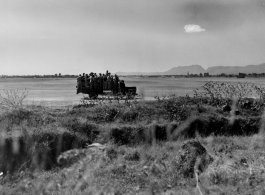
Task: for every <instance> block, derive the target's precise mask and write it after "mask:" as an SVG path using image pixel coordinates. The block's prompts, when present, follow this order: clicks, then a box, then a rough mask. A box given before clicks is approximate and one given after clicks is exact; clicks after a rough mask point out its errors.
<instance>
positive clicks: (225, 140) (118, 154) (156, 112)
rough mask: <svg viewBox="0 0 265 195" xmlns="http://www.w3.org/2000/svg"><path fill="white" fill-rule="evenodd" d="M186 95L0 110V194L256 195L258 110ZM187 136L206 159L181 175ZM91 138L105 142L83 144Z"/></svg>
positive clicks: (259, 189) (259, 178)
mask: <svg viewBox="0 0 265 195" xmlns="http://www.w3.org/2000/svg"><path fill="white" fill-rule="evenodd" d="M174 98H175V97H174ZM190 100H191V99H181V100H179V99H178V98H175V99H173V100H166V99H164V100H159V101H153V102H130V103H128V102H127V103H123V102H121V101H119V102H115V101H112V102H111V103H109V104H107V103H100V104H96V103H95V102H94V103H93V104H91V105H90V104H88V105H85V106H83V105H80V106H75V107H72V108H70V109H69V108H60V109H52V108H47V107H44V106H41V105H39V106H27V107H23V108H18V109H13V110H11V111H8V112H5V113H3V114H1V115H0V127H1V139H0V172H4V174H3V175H1V176H0V184H1V185H0V186H1V189H0V193H1V194H255V193H256V194H264V192H265V188H264V187H263V185H262V184H263V183H264V182H265V175H264V173H265V172H264V171H265V170H264V169H265V168H264V163H265V162H264V161H265V153H264V148H265V145H264V143H265V142H264V141H265V140H264V134H263V133H262V132H263V131H264V124H263V123H264V119H263V118H264V116H263V115H262V111H261V110H249V109H244V108H239V109H240V113H239V114H238V115H236V114H234V112H235V109H236V108H233V109H234V110H232V112H231V113H228V112H223V111H222V110H221V108H219V107H216V106H212V105H210V104H207V103H200V105H199V106H198V102H196V101H190ZM178 101H180V102H182V103H183V102H184V103H185V104H187V106H186V107H185V109H178V108H177V107H178V106H180V104H179V102H178ZM170 106H171V107H173V108H170ZM186 111H187V112H186ZM185 112H186V113H185ZM187 113H188V116H187V115H186V114H187ZM174 115H178V116H174ZM180 115H181V116H180ZM187 139H196V140H198V141H199V142H200V143H201V144H202V145H203V146H204V147H205V148H206V150H207V152H208V153H209V154H210V155H211V156H212V157H213V158H214V161H213V163H211V164H210V166H209V167H208V168H207V169H206V170H205V171H204V172H202V173H199V172H196V171H195V174H194V176H195V177H187V178H186V177H182V172H181V171H182V170H181V169H178V170H177V169H176V166H175V164H174V162H175V159H176V157H177V155H179V154H178V152H179V149H180V147H181V145H182V144H183V142H184V141H185V140H187ZM8 140H9V141H8ZM93 142H99V143H101V144H106V145H107V147H106V148H105V150H103V151H102V150H93V149H86V148H85V145H86V144H90V143H93ZM7 143H8V144H7ZM73 148H78V149H77V150H76V151H75V154H76V155H75V156H69V158H68V159H72V160H71V161H69V163H68V164H67V165H64V166H62V165H60V164H58V162H56V159H57V157H58V156H59V155H60V154H61V153H62V152H64V151H67V150H70V149H73ZM81 148H83V149H81ZM84 148H85V149H84ZM18 151H19V152H18ZM44 151H46V152H44ZM78 151H79V153H78ZM76 152H77V153H76ZM69 154H70V153H69ZM79 154H80V155H79ZM51 156H52V158H50V157H51ZM47 157H49V158H47ZM199 160H200V159H197V161H196V163H195V170H197V168H196V167H197V165H198V163H199V162H200V161H199ZM44 162H45V163H47V162H49V163H48V165H49V166H44V165H45V163H44ZM11 170H12V171H11Z"/></svg>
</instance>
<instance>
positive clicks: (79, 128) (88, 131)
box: [61, 118, 100, 143]
mask: <svg viewBox="0 0 265 195" xmlns="http://www.w3.org/2000/svg"><path fill="white" fill-rule="evenodd" d="M61 123H62V125H63V126H64V127H66V128H68V129H69V130H72V131H73V132H79V133H82V134H85V135H86V136H87V139H88V142H89V143H92V142H93V141H94V140H95V139H96V138H97V136H98V135H99V133H100V132H99V129H98V125H96V124H93V123H88V122H81V121H79V120H78V119H77V118H66V119H63V120H61Z"/></svg>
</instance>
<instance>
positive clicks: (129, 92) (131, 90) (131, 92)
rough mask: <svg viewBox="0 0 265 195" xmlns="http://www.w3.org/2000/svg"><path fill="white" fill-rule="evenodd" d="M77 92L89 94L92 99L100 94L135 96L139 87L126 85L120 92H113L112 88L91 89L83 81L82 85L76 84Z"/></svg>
mask: <svg viewBox="0 0 265 195" xmlns="http://www.w3.org/2000/svg"><path fill="white" fill-rule="evenodd" d="M76 90H77V91H76V94H79V93H82V94H88V96H89V98H91V99H96V98H97V97H98V95H101V96H109V95H111V96H118V95H122V96H130V97H134V96H136V95H138V94H137V93H136V92H137V88H136V87H126V86H125V88H124V91H120V90H119V92H118V93H113V92H112V90H110V89H103V90H100V89H99V88H94V89H90V88H89V87H86V86H85V85H84V83H82V86H78V84H77V86H76Z"/></svg>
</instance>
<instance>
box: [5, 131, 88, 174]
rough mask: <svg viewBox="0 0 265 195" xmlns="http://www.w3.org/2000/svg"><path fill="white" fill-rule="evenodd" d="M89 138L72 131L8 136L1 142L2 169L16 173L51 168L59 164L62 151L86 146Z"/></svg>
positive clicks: (25, 133)
mask: <svg viewBox="0 0 265 195" xmlns="http://www.w3.org/2000/svg"><path fill="white" fill-rule="evenodd" d="M86 143H87V140H86V139H84V137H82V136H81V135H78V134H73V133H70V132H67V131H65V132H61V133H57V132H54V133H45V132H44V133H41V134H37V135H29V134H28V133H27V132H24V135H20V136H17V137H6V138H2V139H1V144H0V157H1V158H0V170H1V171H2V172H3V173H4V174H6V173H14V172H17V171H18V172H19V171H21V170H24V169H25V168H30V169H44V170H50V169H51V168H53V167H55V166H57V165H58V164H57V161H56V159H57V157H58V156H59V154H60V153H61V152H64V151H67V150H70V149H72V148H81V147H84V146H85V144H86Z"/></svg>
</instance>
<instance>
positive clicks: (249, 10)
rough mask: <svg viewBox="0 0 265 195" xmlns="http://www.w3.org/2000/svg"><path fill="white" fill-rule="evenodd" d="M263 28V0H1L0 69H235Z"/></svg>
mask: <svg viewBox="0 0 265 195" xmlns="http://www.w3.org/2000/svg"><path fill="white" fill-rule="evenodd" d="M264 32H265V2H264V0H252V1H249V0H220V1H216V0H200V1H198V0H178V1H175V0H165V1H159V0H133V1H120V0H112V1H109V0H91V1H85V0H75V1H71V0H57V1H52V0H45V1H35V0H24V1H20V0H10V1H1V2H0V40H1V44H0V56H1V57H0V67H1V71H0V75H3V74H7V75H29V74H54V73H62V74H79V73H82V72H91V71H93V72H105V71H106V70H107V69H108V70H110V71H111V72H112V73H114V72H163V71H166V70H170V69H171V68H172V67H179V66H189V65H193V64H198V65H201V66H202V67H201V68H203V69H204V70H207V68H209V67H211V68H209V69H208V70H211V71H212V72H215V69H216V68H215V66H229V67H231V69H234V68H232V66H246V65H252V64H253V65H258V64H262V63H264V62H265V55H264V52H265V44H264V43H265V35H264ZM201 68H200V69H201ZM179 69H181V68H179ZM225 69H226V70H228V69H227V68H225ZM231 69H229V71H232V70H231ZM229 71H228V72H229Z"/></svg>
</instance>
